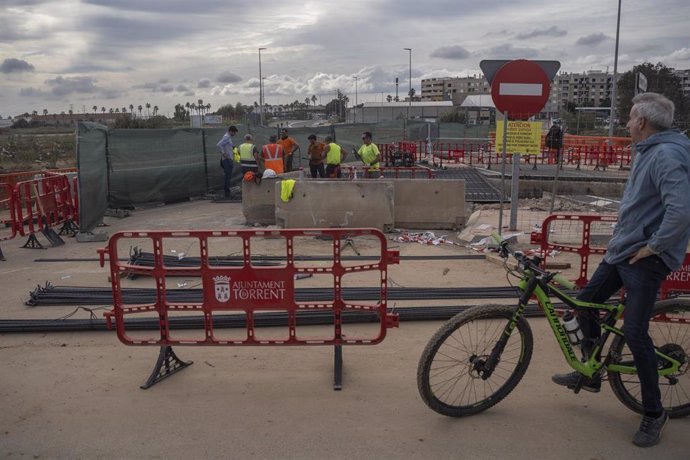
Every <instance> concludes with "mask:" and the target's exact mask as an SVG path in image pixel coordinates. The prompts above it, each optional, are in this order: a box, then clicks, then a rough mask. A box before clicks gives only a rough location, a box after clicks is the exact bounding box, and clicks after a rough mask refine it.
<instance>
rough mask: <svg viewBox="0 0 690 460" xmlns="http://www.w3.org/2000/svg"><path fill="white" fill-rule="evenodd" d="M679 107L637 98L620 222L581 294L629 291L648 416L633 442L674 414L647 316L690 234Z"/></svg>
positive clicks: (595, 383) (646, 440) (592, 321)
mask: <svg viewBox="0 0 690 460" xmlns="http://www.w3.org/2000/svg"><path fill="white" fill-rule="evenodd" d="M673 112H674V105H673V102H671V101H670V100H669V99H667V98H666V97H664V96H662V95H661V94H656V93H644V94H640V95H638V96H635V98H633V107H632V109H631V110H630V120H629V121H628V124H627V128H628V130H629V131H630V135H631V137H632V141H633V143H635V150H636V152H637V153H636V156H635V160H634V162H633V165H632V169H631V171H630V177H629V178H628V183H627V184H626V187H625V191H624V193H623V199H622V201H621V205H620V211H619V214H618V224H617V225H616V228H615V230H614V232H613V237H612V238H611V241H610V242H609V244H608V247H607V249H606V255H605V256H604V260H603V261H602V262H601V264H600V265H599V267H598V268H597V270H596V271H595V272H594V274H593V275H592V278H591V279H590V281H589V283H588V284H587V286H585V288H584V289H582V291H581V292H580V293H579V295H578V299H580V300H584V301H588V302H594V303H602V302H604V301H606V300H607V299H608V298H609V297H611V296H612V295H613V294H614V293H615V292H617V291H618V290H619V289H620V288H621V287H624V288H625V292H626V301H625V303H626V307H625V324H624V325H623V333H624V335H625V340H626V342H627V343H628V346H629V347H630V350H631V352H632V354H633V357H634V359H635V365H636V367H637V372H638V377H639V379H640V389H641V395H642V405H643V408H644V416H643V418H642V423H641V424H640V428H639V430H638V431H637V433H635V436H634V437H633V443H634V444H635V445H637V446H640V447H649V446H653V445H655V444H657V443H658V442H659V439H660V436H661V431H662V428H663V427H664V425H665V424H666V421H667V420H668V415H667V413H666V411H665V410H664V408H663V406H662V404H661V393H660V391H659V375H658V371H657V359H656V356H655V353H654V346H653V344H652V339H651V338H650V337H649V334H648V329H649V320H650V317H651V314H652V309H653V307H654V302H655V301H656V296H657V292H658V290H659V287H660V286H661V282H662V281H663V280H664V279H665V278H666V276H667V275H668V274H669V273H670V272H671V271H673V270H677V269H678V268H680V266H681V264H682V262H683V259H684V258H685V253H686V251H687V247H688V240H689V239H690V140H689V139H688V137H687V136H685V135H683V134H681V133H680V132H678V130H676V129H672V128H671V125H672V123H673ZM596 318H597V315H596V314H595V311H594V310H587V311H583V312H580V314H579V315H578V322H579V323H580V327H581V329H582V333H583V334H584V336H585V340H584V341H583V347H582V350H583V353H584V354H585V355H588V354H589V352H591V349H592V345H593V343H594V342H595V341H596V340H597V339H598V338H599V336H600V334H601V329H600V326H599V325H598V323H597V321H596ZM580 378H583V379H585V380H584V381H583V382H584V384H583V386H582V389H584V390H587V391H591V392H598V391H599V388H600V387H601V376H595V377H594V378H592V379H586V377H583V376H581V375H580V374H579V373H577V372H571V373H568V374H557V375H554V376H553V381H554V382H555V383H557V384H558V385H563V386H567V387H569V388H571V389H572V388H575V386H576V385H577V383H578V382H579V380H580Z"/></svg>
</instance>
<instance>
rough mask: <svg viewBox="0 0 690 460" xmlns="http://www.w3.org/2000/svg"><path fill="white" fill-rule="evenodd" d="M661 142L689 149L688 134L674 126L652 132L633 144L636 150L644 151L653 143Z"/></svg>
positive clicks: (689, 140)
mask: <svg viewBox="0 0 690 460" xmlns="http://www.w3.org/2000/svg"><path fill="white" fill-rule="evenodd" d="M662 143H670V144H676V145H678V146H680V147H683V148H685V149H688V150H690V139H688V136H686V135H685V134H683V133H681V132H680V131H679V130H677V129H676V128H672V129H667V130H666V131H661V132H658V133H656V134H653V135H651V136H649V137H648V138H647V139H645V140H643V141H642V142H638V143H637V144H636V145H635V148H636V149H637V150H638V151H645V150H647V149H649V148H650V147H652V146H654V145H657V144H662Z"/></svg>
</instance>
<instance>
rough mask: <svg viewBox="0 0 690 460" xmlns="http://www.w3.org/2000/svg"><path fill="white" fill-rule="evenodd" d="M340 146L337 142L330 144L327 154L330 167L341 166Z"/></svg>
mask: <svg viewBox="0 0 690 460" xmlns="http://www.w3.org/2000/svg"><path fill="white" fill-rule="evenodd" d="M340 152H341V150H340V146H339V145H338V144H336V143H335V142H331V143H330V144H328V153H327V154H326V163H327V164H329V165H339V164H340V157H341V153H340Z"/></svg>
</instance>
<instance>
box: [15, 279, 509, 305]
mask: <svg viewBox="0 0 690 460" xmlns="http://www.w3.org/2000/svg"><path fill="white" fill-rule="evenodd" d="M165 295H166V300H167V302H170V303H201V302H202V300H203V290H202V289H167V290H166V291H165ZM517 296H518V291H517V289H516V288H515V287H512V286H503V287H479V288H420V287H416V288H404V287H389V288H388V289H387V299H388V301H392V300H441V299H450V300H466V299H505V298H517ZM342 298H343V300H344V301H346V302H353V301H379V300H380V298H381V289H380V288H379V287H345V288H343V289H342ZM332 300H333V288H297V289H295V302H298V303H304V302H328V301H332ZM122 301H123V303H124V304H128V305H134V304H137V305H138V304H151V303H154V302H156V290H155V289H153V288H124V289H122ZM26 304H27V305H30V306H47V305H112V304H113V293H112V290H111V289H110V288H99V287H76V286H53V285H51V284H50V283H46V285H45V286H38V287H37V288H36V289H34V290H33V291H31V292H30V295H29V299H28V300H27V301H26Z"/></svg>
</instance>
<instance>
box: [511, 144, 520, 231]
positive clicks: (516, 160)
mask: <svg viewBox="0 0 690 460" xmlns="http://www.w3.org/2000/svg"><path fill="white" fill-rule="evenodd" d="M519 199H520V154H519V153H516V152H513V177H512V178H511V182H510V230H511V231H515V230H517V216H518V201H519Z"/></svg>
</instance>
